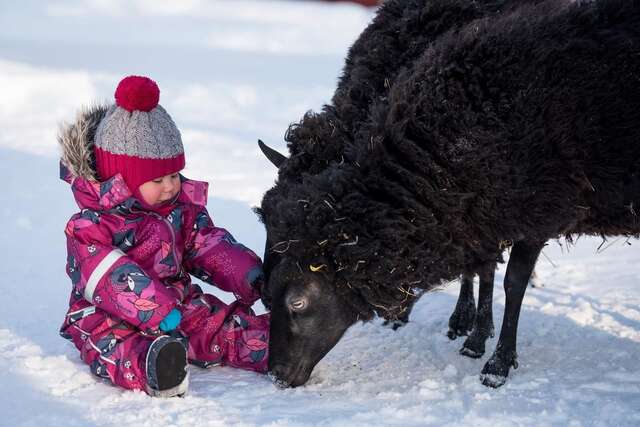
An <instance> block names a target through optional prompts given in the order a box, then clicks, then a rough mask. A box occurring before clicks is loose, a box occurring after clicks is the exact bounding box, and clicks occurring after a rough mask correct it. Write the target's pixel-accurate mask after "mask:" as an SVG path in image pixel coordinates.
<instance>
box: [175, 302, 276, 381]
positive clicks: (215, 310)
mask: <svg viewBox="0 0 640 427" xmlns="http://www.w3.org/2000/svg"><path fill="white" fill-rule="evenodd" d="M183 308H184V310H183V321H182V323H181V324H180V329H181V330H182V331H183V332H184V333H185V334H186V335H187V336H188V337H189V347H188V356H189V359H190V360H191V361H192V362H194V363H196V364H198V365H201V366H208V365H213V364H218V363H219V364H222V365H228V366H233V367H235V368H242V369H247V370H251V371H257V372H262V373H264V372H267V362H268V360H269V319H270V315H269V314H263V315H260V316H256V315H255V314H254V313H253V311H252V310H251V309H250V308H248V307H245V306H242V305H240V304H238V303H237V302H234V303H232V304H230V305H226V304H225V303H223V302H222V301H220V300H219V299H218V298H216V297H214V296H213V295H208V294H203V295H201V296H200V297H198V298H196V299H194V300H192V301H191V302H190V303H189V304H187V305H186V306H183Z"/></svg>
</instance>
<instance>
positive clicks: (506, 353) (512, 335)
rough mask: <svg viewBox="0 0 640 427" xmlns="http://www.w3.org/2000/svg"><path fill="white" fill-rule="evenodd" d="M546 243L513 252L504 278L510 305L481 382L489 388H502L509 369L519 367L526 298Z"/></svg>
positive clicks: (519, 247) (526, 244)
mask: <svg viewBox="0 0 640 427" xmlns="http://www.w3.org/2000/svg"><path fill="white" fill-rule="evenodd" d="M543 246H544V243H532V242H524V241H520V242H517V243H516V244H515V245H514V246H513V249H512V250H511V257H510V258H509V264H508V265H507V274H506V275H505V278H504V291H505V294H506V303H505V308H504V317H503V320H502V329H501V330H500V338H499V339H498V344H497V346H496V349H495V351H494V353H493V355H492V356H491V359H489V361H488V362H487V363H486V364H485V365H484V368H483V369H482V374H481V375H480V380H481V381H482V384H484V385H486V386H489V387H500V386H501V385H502V384H504V383H505V381H506V380H507V375H509V369H510V368H511V366H513V367H514V368H515V369H517V368H518V354H517V353H516V337H517V334H518V318H519V316H520V307H521V306H522V298H523V297H524V293H525V291H526V290H527V283H528V281H529V277H531V272H532V271H533V268H534V266H535V264H536V259H537V258H538V254H539V253H540V250H541V249H542V247H543Z"/></svg>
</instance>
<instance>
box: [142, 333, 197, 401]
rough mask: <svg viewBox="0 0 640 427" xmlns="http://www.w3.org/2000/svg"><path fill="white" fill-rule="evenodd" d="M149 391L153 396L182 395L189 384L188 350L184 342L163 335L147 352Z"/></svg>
mask: <svg viewBox="0 0 640 427" xmlns="http://www.w3.org/2000/svg"><path fill="white" fill-rule="evenodd" d="M147 383H148V385H147V393H148V394H149V395H151V396H158V397H173V396H182V395H184V394H185V393H186V392H187V388H188V386H189V371H188V365H187V350H186V349H185V347H184V345H183V344H182V342H180V341H179V340H178V339H176V338H172V337H169V336H166V335H164V336H161V337H159V338H157V339H156V340H155V341H153V342H152V343H151V346H150V347H149V352H148V353H147Z"/></svg>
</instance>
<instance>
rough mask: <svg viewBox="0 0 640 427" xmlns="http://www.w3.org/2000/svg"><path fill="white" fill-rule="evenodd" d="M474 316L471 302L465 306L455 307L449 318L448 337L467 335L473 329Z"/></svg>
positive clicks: (474, 309) (474, 312) (474, 310)
mask: <svg viewBox="0 0 640 427" xmlns="http://www.w3.org/2000/svg"><path fill="white" fill-rule="evenodd" d="M475 317H476V308H475V307H474V306H473V304H471V305H468V306H465V307H456V310H455V311H454V312H453V314H452V315H451V317H450V318H449V331H448V332H447V336H448V337H449V339H452V340H455V339H456V338H458V337H462V336H467V335H469V333H470V332H471V331H472V330H473V323H474V321H475Z"/></svg>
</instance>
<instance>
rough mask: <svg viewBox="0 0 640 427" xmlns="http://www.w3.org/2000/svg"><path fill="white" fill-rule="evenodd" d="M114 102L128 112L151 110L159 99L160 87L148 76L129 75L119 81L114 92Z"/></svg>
mask: <svg viewBox="0 0 640 427" xmlns="http://www.w3.org/2000/svg"><path fill="white" fill-rule="evenodd" d="M115 98H116V104H117V105H118V107H122V108H124V109H125V110H127V111H129V112H133V111H147V112H148V111H151V110H153V109H154V108H156V107H157V106H158V101H160V88H158V85H157V84H156V82H154V81H153V80H151V79H150V78H149V77H142V76H129V77H125V78H124V79H122V80H121V81H120V83H119V84H118V87H117V88H116V93H115Z"/></svg>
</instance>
